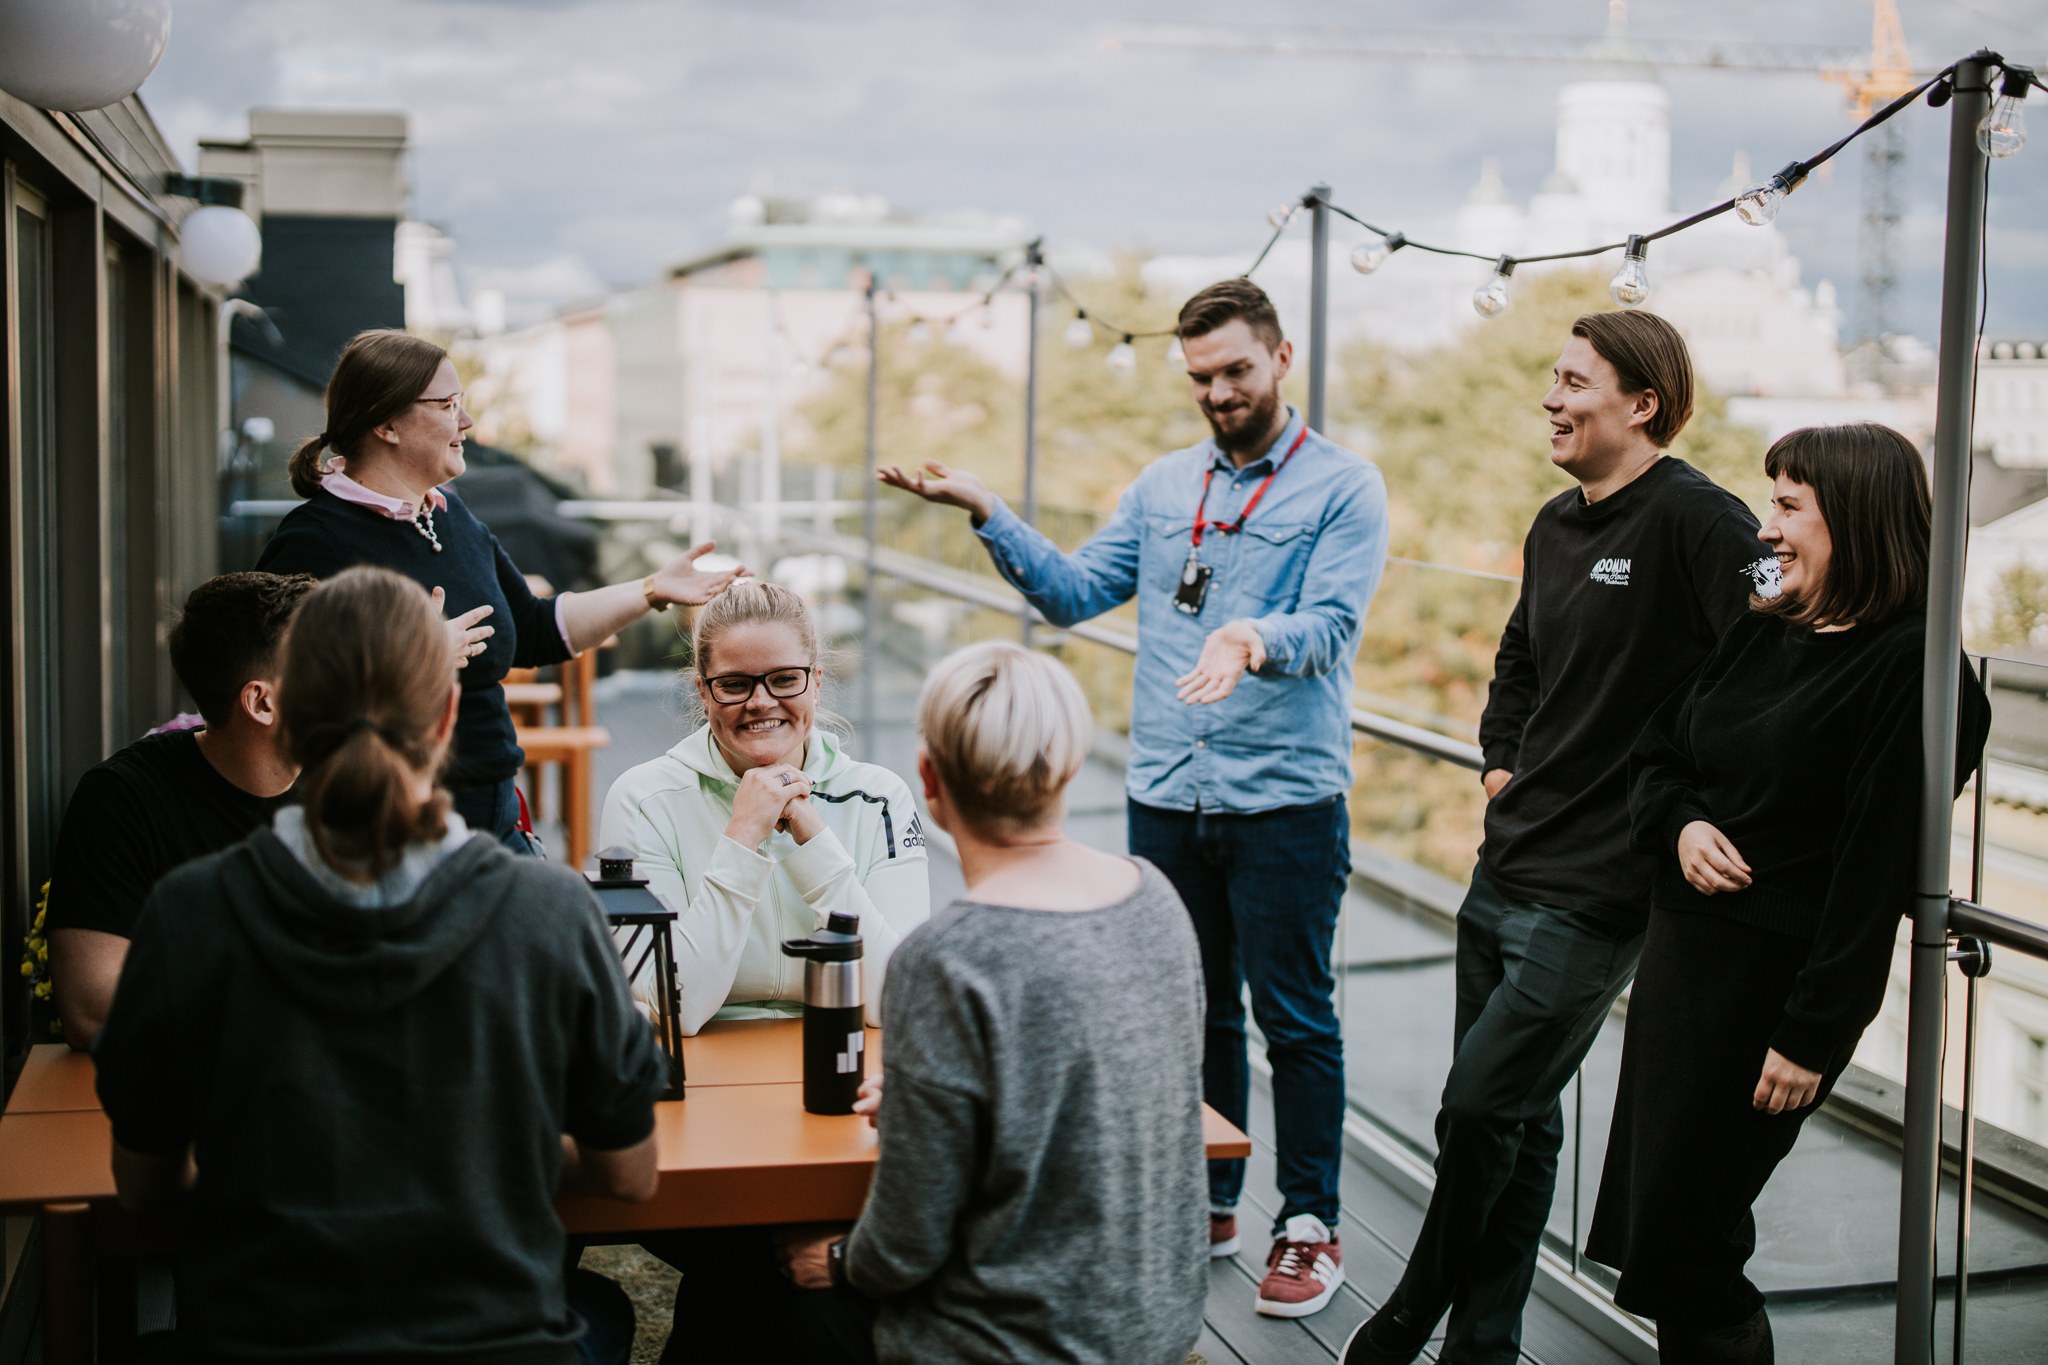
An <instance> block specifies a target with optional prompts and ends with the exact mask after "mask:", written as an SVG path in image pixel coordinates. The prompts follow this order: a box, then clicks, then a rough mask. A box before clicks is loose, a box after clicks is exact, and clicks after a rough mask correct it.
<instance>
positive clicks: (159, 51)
mask: <svg viewBox="0 0 2048 1365" xmlns="http://www.w3.org/2000/svg"><path fill="white" fill-rule="evenodd" d="M170 36H171V0H0V90H5V91H6V92H7V93H8V94H10V95H13V96H14V97H15V98H17V99H22V100H26V101H27V102H28V103H30V104H33V105H35V106H37V107H38V108H42V109H61V110H65V111H67V112H74V113H75V112H78V111H81V110H86V109H104V108H105V107H106V106H108V105H110V104H119V103H120V102H121V101H122V100H124V99H126V98H128V96H130V95H132V94H134V93H135V92H136V90H137V89H139V88H140V87H141V85H142V83H143V82H144V81H146V80H148V79H149V73H150V72H152V71H154V70H156V63H157V59H158V58H159V57H162V56H163V55H164V43H165V41H166V40H168V39H169V38H170Z"/></svg>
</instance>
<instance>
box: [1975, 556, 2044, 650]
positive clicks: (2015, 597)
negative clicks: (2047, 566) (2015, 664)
mask: <svg viewBox="0 0 2048 1365" xmlns="http://www.w3.org/2000/svg"><path fill="white" fill-rule="evenodd" d="M1985 615H1986V617H1987V619H1986V621H1985V623H1984V629H1983V630H1982V631H1981V632H1979V634H1978V638H1977V639H1976V640H1974V641H1973V642H1972V644H1973V645H1974V646H1975V647H1976V648H1978V649H1983V650H2000V649H2025V648H2027V647H2028V646H2029V645H2032V644H2034V643H2036V642H2037V641H2040V640H2041V639H2042V637H2043V636H2044V635H2048V571H2043V570H2041V569H2037V568H2035V567H2034V566H2033V565H2032V564H2029V563H2028V562H2027V561H2025V560H2021V561H2020V562H2019V563H2017V564H2014V565H2012V566H2010V567H2009V568H2007V569H2006V570H2005V572H2003V573H2001V574H1999V576H1998V582H1997V583H1996V585H1994V586H1993V588H1992V590H1991V607H1990V610H1989V611H1988V612H1987V613H1986V614H1985Z"/></svg>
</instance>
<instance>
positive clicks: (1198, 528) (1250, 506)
mask: <svg viewBox="0 0 2048 1365" xmlns="http://www.w3.org/2000/svg"><path fill="white" fill-rule="evenodd" d="M1307 439H1308V423H1306V422H1303V423H1302V424H1301V433H1300V434H1299V435H1298V436H1296V437H1295V438H1294V444H1293V445H1291V446H1289V447H1287V453H1286V454H1285V455H1282V456H1281V457H1280V463H1279V464H1276V465H1274V466H1273V472H1272V473H1271V474H1268V475H1267V476H1266V478H1265V481H1264V482H1263V483H1261V484H1260V485H1259V486H1258V487H1257V488H1256V489H1254V490H1253V491H1252V496H1251V500H1250V501H1248V502H1246V503H1245V505H1244V511H1242V512H1240V513H1238V514H1237V520H1236V521H1210V522H1204V521H1203V520H1202V513H1203V511H1204V510H1206V509H1207V507H1208V506H1209V480H1211V479H1213V478H1215V477H1216V466H1215V465H1214V464H1213V463H1212V464H1211V465H1210V466H1209V472H1208V473H1206V474H1204V475H1202V500H1201V501H1200V502H1198V503H1196V504H1195V529H1194V531H1193V533H1192V535H1193V540H1194V546H1193V548H1194V549H1196V550H1199V549H1201V548H1202V528H1203V527H1204V526H1209V527H1213V528H1214V529H1215V531H1216V534H1217V535H1219V536H1234V535H1236V534H1237V533H1238V532H1239V531H1242V530H1243V529H1244V524H1245V523H1246V522H1248V521H1250V520H1251V519H1252V513H1253V512H1255V511H1257V510H1258V506H1259V499H1261V498H1263V497H1265V496H1266V490H1267V489H1268V488H1271V487H1272V486H1273V480H1275V479H1277V478H1279V477H1280V471H1281V470H1283V469H1285V468H1287V462H1288V461H1289V460H1291V459H1293V458H1294V452H1295V451H1297V450H1300V449H1301V443H1302V442H1303V441H1306V440H1307Z"/></svg>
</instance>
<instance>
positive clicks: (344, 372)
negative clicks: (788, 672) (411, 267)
mask: <svg viewBox="0 0 2048 1365" xmlns="http://www.w3.org/2000/svg"><path fill="white" fill-rule="evenodd" d="M470 426H471V423H470V420H469V412H468V411H467V409H466V408H465V407H464V406H463V394H462V387H461V383H460V381H459V380H458V379H457V378H456V375H455V364H454V362H453V361H451V360H450V359H449V358H448V353H447V352H446V351H444V350H442V349H441V348H440V347H439V346H436V345H435V344H434V343H433V342H431V341H428V340H426V339H424V338H422V337H416V336H412V335H410V334H409V333H406V332H395V331H388V330H379V331H371V332H363V333H360V334H358V335H357V336H356V338H355V339H354V340H352V341H350V342H349V344H348V346H347V347H346V348H345V349H344V350H343V351H342V353H341V359H340V360H339V361H337V362H336V363H335V366H334V376H333V378H331V379H329V380H328V381H327V430H325V431H323V432H321V433H320V434H319V435H318V436H315V437H313V438H312V439H311V440H309V441H307V442H306V443H305V444H304V445H301V446H300V447H299V448H298V450H297V451H296V452H294V453H293V455H292V459H291V479H292V489H293V491H294V492H296V493H298V495H299V496H300V497H302V498H304V499H305V500H306V501H305V502H304V503H302V504H301V505H300V506H298V507H295V508H293V509H292V510H291V511H290V512H289V513H287V514H286V515H285V519H284V521H283V522H282V523H281V524H280V525H279V526H278V528H277V532H276V534H274V535H272V536H271V538H270V543H269V544H268V545H266V546H264V548H263V554H262V556H261V558H259V559H258V560H257V561H256V567H257V568H259V569H265V570H268V571H269V572H271V573H306V574H312V575H313V576H314V577H315V578H328V577H331V576H333V575H334V574H337V573H339V572H340V571H341V570H343V569H346V568H350V567H352V566H354V565H358V564H374V565H377V566H378V567H380V568H386V569H393V570H396V571H397V572H399V573H402V574H404V575H405V576H406V577H407V578H410V579H412V580H413V581H414V582H416V583H418V584H419V585H420V586H421V587H424V588H426V589H428V590H429V591H430V592H432V593H434V594H435V599H436V601H437V602H439V603H440V605H441V606H442V608H443V610H444V611H445V612H446V613H447V614H448V616H449V617H450V618H451V619H450V621H449V631H450V634H451V638H452V640H453V642H454V645H455V658H456V667H457V668H459V669H461V670H462V675H461V677H462V709H461V713H460V715H459V716H458V717H457V719H456V724H455V753H454V757H453V759H452V760H451V761H450V763H449V767H448V774H447V781H448V790H449V791H450V793H451V794H452V795H453V796H454V799H455V809H456V810H458V811H460V812H461V813H462V818H463V819H464V820H466V821H468V822H469V825H470V827H471V828H472V829H475V830H477V831H479V832H481V833H486V834H489V835H491V836H492V837H494V838H496V839H497V840H499V841H500V842H501V843H504V844H505V845H506V846H507V847H509V848H511V849H512V850H513V851H514V852H529V851H531V846H530V845H529V844H528V842H527V840H526V837H525V836H524V835H523V834H521V833H520V832H519V796H518V793H517V792H516V791H515V790H514V789H513V786H512V779H513V777H514V776H515V775H516V774H517V773H518V772H519V769H520V768H521V767H523V766H524V765H525V762H526V755H525V754H524V753H523V752H521V750H520V748H519V744H518V741H517V739H516V738H515V736H514V733H513V729H512V712H511V710H510V708H508V707H507V706H506V704H505V689H504V687H503V683H504V679H505V673H506V670H508V669H512V668H536V667H539V666H541V665H544V664H555V663H561V662H562V661H564V660H566V659H569V658H573V657H574V656H575V655H577V654H580V653H582V652H583V651H584V650H586V649H589V648H591V647H592V646H593V645H596V644H597V643H598V642H600V641H602V640H605V639H607V638H609V637H610V636H611V635H613V634H614V633H616V632H617V631H619V630H620V629H622V628H624V627H625V626H627V625H630V624H631V623H632V622H634V621H637V620H639V619H640V617H642V616H644V615H646V614H647V613H648V612H650V611H662V610H664V609H666V608H667V607H668V605H669V604H670V603H672V602H685V603H688V604H689V605H691V606H701V605H703V604H704V603H706V602H708V601H710V600H711V598H712V597H713V596H715V595H716V594H717V593H718V592H720V591H721V590H722V589H723V588H724V587H725V586H726V585H727V584H728V583H730V582H732V580H733V574H732V573H731V572H724V573H711V572H706V571H701V570H699V569H697V568H696V567H695V561H696V560H697V559H698V558H699V557H700V556H702V555H706V554H709V553H710V552H711V550H712V549H713V548H715V547H714V545H713V544H711V543H710V542H706V543H705V544H703V545H699V546H697V547H696V548H695V549H692V550H690V551H689V552H688V553H686V554H684V555H683V556H682V557H681V558H679V559H677V560H676V561H675V562H674V563H672V564H670V565H668V566H667V567H666V568H663V569H661V570H659V571H657V572H655V573H651V574H649V575H648V576H647V577H645V578H643V579H641V580H639V581H638V582H635V583H616V584H613V585H612V586H610V587H606V588H597V589H594V590H592V591H589V592H577V593H567V592H565V593H559V594H557V595H555V596H553V597H536V596H534V594H533V592H532V590H531V589H530V588H528V587H527V585H526V579H525V578H524V577H522V576H521V574H520V572H519V569H518V567H517V566H516V565H514V564H513V563H512V559H511V557H510V556H509V555H507V554H506V553H505V551H504V548H503V547H502V546H500V545H499V544H498V538H497V537H496V536H494V535H492V534H491V533H490V531H489V530H488V529H487V528H486V527H485V526H484V524H483V523H482V522H480V521H478V520H477V519H476V518H475V517H474V516H472V515H471V514H470V511H469V509H468V508H467V507H464V506H463V505H462V499H461V498H460V497H458V496H457V495H456V493H455V490H454V489H453V488H452V487H447V486H445V485H447V484H448V483H449V481H450V480H452V479H454V478H456V477H457V476H458V475H460V474H461V473H462V471H463V468H464V465H463V458H462V447H463V440H464V437H465V435H466V433H467V432H468V431H469V428H470Z"/></svg>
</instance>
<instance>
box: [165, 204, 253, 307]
mask: <svg viewBox="0 0 2048 1365" xmlns="http://www.w3.org/2000/svg"><path fill="white" fill-rule="evenodd" d="M178 247H179V250H178V259H179V261H180V263H181V264H182V265H183V266H184V267H185V273H186V274H188V275H190V276H191V277H192V278H193V279H195V280H197V281H199V283H201V284H211V285H219V286H221V287H223V288H225V287H226V286H228V285H233V284H240V283H241V282H242V281H243V280H246V279H247V278H249V276H251V275H253V274H255V273H256V267H257V266H258V265H260V264H262V262H263V234H262V233H261V232H259V231H258V230H257V228H256V224H255V223H254V222H253V221H251V219H250V217H249V215H248V214H246V213H244V212H242V211H241V210H240V209H237V208H229V207H228V206H227V205H225V204H207V205H204V206H203V207H200V208H196V209H194V210H192V213H191V215H190V216H189V217H187V218H186V219H185V222H184V224H183V225H182V226H181V227H180V228H179V229H178Z"/></svg>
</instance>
